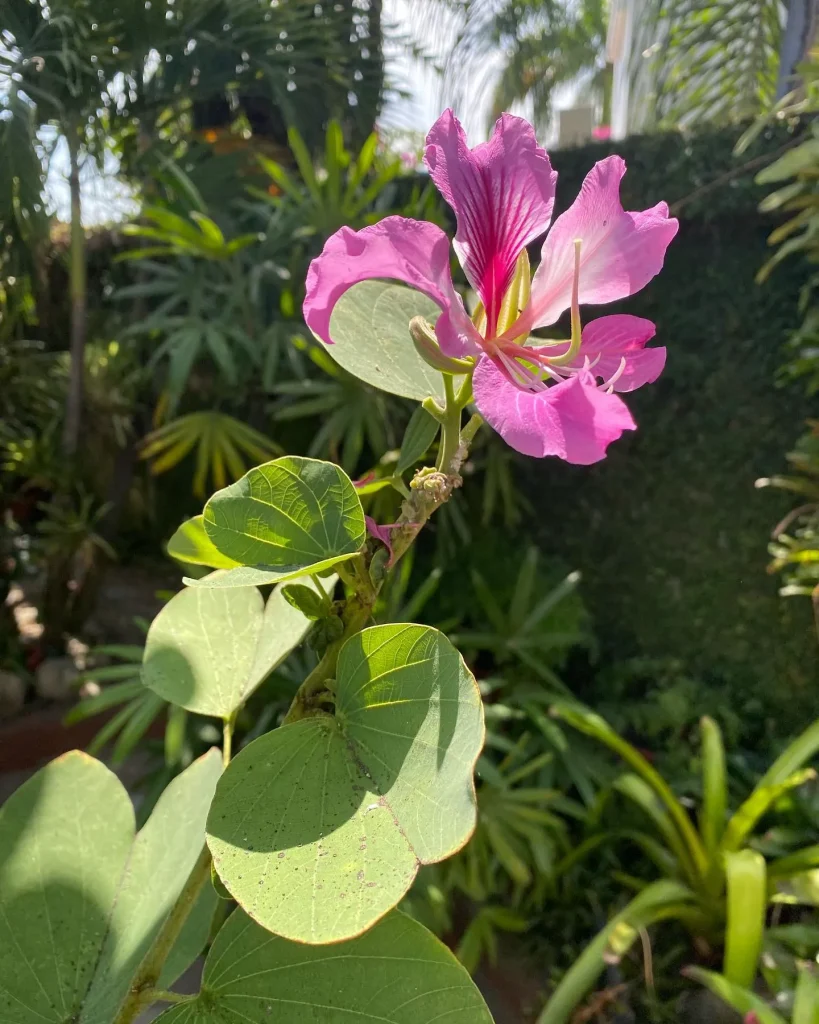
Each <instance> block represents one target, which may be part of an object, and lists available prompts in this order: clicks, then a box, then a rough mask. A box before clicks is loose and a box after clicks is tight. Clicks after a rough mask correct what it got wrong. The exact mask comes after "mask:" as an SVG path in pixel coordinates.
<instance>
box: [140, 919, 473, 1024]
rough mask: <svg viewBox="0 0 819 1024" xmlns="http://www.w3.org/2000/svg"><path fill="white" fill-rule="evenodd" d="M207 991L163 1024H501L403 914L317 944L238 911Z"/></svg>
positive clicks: (214, 952) (441, 949)
mask: <svg viewBox="0 0 819 1024" xmlns="http://www.w3.org/2000/svg"><path fill="white" fill-rule="evenodd" d="M202 988H203V993H202V994H201V995H200V996H199V997H198V998H197V999H195V1000H194V1001H193V1002H191V1003H185V1004H183V1005H181V1006H175V1007H173V1008H172V1009H170V1010H166V1012H165V1013H163V1014H162V1016H161V1017H160V1021H161V1022H162V1024H208V1022H214V1024H215V1022H216V1021H223V1020H225V1021H227V1020H234V1019H236V1020H243V1021H248V1022H250V1024H295V1022H296V1021H300V1022H301V1021H304V1022H305V1024H306V1022H307V1021H310V1022H314V1024H372V1022H374V1021H390V1022H392V1024H433V1022H436V1024H440V1022H442V1021H445V1022H446V1024H492V1017H491V1016H490V1014H489V1010H488V1009H487V1007H486V1004H485V1003H484V1001H483V998H482V996H481V994H480V992H479V991H478V989H477V988H476V986H475V984H474V982H473V981H472V979H471V978H470V977H469V975H468V974H467V972H466V971H465V970H464V968H463V967H462V966H461V964H459V963H458V961H457V960H456V959H455V957H454V956H453V955H452V953H450V951H449V950H448V949H447V948H446V946H444V945H443V944H442V943H441V942H439V941H438V939H436V938H435V936H434V935H432V934H431V933H430V932H428V931H427V930H426V928H424V927H423V926H422V925H420V924H418V922H417V921H413V920H412V918H409V917H407V916H406V915H405V914H402V913H401V912H400V911H397V910H396V911H393V912H392V913H391V914H389V915H388V916H387V917H385V918H384V920H383V921H381V922H379V924H377V925H376V926H375V927H374V928H373V929H372V930H371V931H369V932H367V934H366V935H362V936H361V937H360V938H357V939H353V940H352V941H351V942H346V943H344V945H343V946H337V945H332V946H313V947H310V946H303V945H300V944H298V943H295V942H288V941H287V940H286V939H281V938H276V937H275V936H271V935H270V933H269V932H266V931H265V930H264V929H263V928H260V927H259V926H258V925H257V924H255V923H254V922H253V921H251V920H250V918H249V917H248V916H247V915H246V914H243V913H242V911H241V910H236V911H234V913H233V914H232V915H231V916H230V918H229V919H228V921H227V923H226V924H225V926H224V927H223V928H222V930H221V931H220V932H219V934H218V935H217V936H216V940H215V942H214V943H213V946H212V947H211V950H210V952H209V954H208V958H207V960H206V962H205V972H204V975H203V978H202Z"/></svg>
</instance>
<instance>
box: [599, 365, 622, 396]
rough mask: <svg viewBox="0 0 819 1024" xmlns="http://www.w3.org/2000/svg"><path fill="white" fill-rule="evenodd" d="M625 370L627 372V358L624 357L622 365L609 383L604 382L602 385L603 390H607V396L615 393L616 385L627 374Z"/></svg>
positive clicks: (610, 378)
mask: <svg viewBox="0 0 819 1024" xmlns="http://www.w3.org/2000/svg"><path fill="white" fill-rule="evenodd" d="M597 358H598V359H599V358H600V356H598V357H597ZM625 370H626V357H625V356H622V357H621V358H620V365H619V366H618V367H617V369H616V370H615V371H614V373H613V374H612V375H611V376H610V377H609V379H608V380H607V381H604V382H603V383H602V384H601V385H600V386H601V387H602V388H605V389H606V394H608V395H610V394H611V393H612V391H614V385H615V384H616V383H617V381H618V380H620V378H621V377H622V376H623V374H624V373H625Z"/></svg>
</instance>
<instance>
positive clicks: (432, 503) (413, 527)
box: [282, 374, 483, 725]
mask: <svg viewBox="0 0 819 1024" xmlns="http://www.w3.org/2000/svg"><path fill="white" fill-rule="evenodd" d="M443 377H444V394H445V396H446V407H445V408H444V409H443V410H441V409H440V407H439V406H438V405H437V403H433V404H434V406H435V408H434V411H433V410H430V411H431V412H432V414H433V415H434V416H436V417H439V418H440V419H441V422H442V436H441V447H440V450H439V453H438V461H437V465H436V468H435V470H432V469H424V470H420V471H419V472H418V473H417V474H416V476H415V479H414V480H413V481H412V486H411V489H410V492H409V495H408V497H407V498H406V500H405V501H404V504H403V505H402V507H401V515H400V517H399V519H398V522H397V524H396V529H395V530H394V532H393V535H392V559H391V563H390V564H391V565H392V566H393V567H394V566H395V565H396V563H397V562H398V561H399V559H400V558H401V557H402V556H403V554H404V553H405V552H406V550H407V549H408V548H409V547H410V546H411V545H412V543H413V541H414V540H415V538H416V537H417V536H418V534H419V533H420V532H421V529H422V528H423V526H424V524H425V523H426V521H427V520H428V519H429V517H430V516H431V515H432V513H433V512H435V510H436V509H437V508H439V507H440V506H441V505H442V504H443V503H444V502H445V501H447V500H448V499H449V497H450V496H451V494H452V492H453V490H454V489H455V488H456V487H459V486H460V484H461V477H460V469H461V466H462V465H463V462H464V460H465V459H466V456H467V453H468V451H469V445H470V444H471V442H472V441H473V439H474V437H475V434H476V433H477V432H478V429H479V427H480V426H481V424H482V423H483V420H482V419H481V417H480V416H477V415H475V416H472V417H471V418H470V420H469V422H468V423H467V425H466V426H465V427H464V429H463V431H461V412H462V410H463V408H464V406H465V404H466V403H467V402H469V401H470V400H471V395H472V382H471V379H468V380H467V381H465V382H464V384H463V385H462V386H461V388H460V389H459V392H458V395H457V396H456V394H455V385H454V380H453V377H452V376H451V375H450V374H444V375H443ZM428 401H429V402H433V400H432V399H429V400H428ZM424 407H425V408H427V403H426V402H425V403H424ZM338 573H339V576H341V578H342V579H343V580H344V582H345V583H346V584H347V586H348V587H349V588H350V589H351V590H352V591H353V593H352V595H351V596H350V597H348V598H347V602H346V605H345V608H344V612H343V614H342V620H343V622H344V632H343V633H342V635H341V636H340V637H339V639H338V640H335V641H334V642H333V643H332V644H330V646H329V647H328V648H327V650H326V651H325V653H324V656H323V657H322V659H321V661H320V662H319V663H318V665H316V667H315V668H314V669H313V671H312V672H311V673H310V674H309V675H308V676H307V678H306V679H305V680H304V682H303V683H302V684H301V686H300V687H299V689H298V691H297V692H296V695H295V696H294V698H293V701H292V703H291V705H290V707H289V709H288V711H287V714H286V715H285V717H284V721H283V722H282V724H283V725H289V724H291V723H292V722H297V721H298V720H299V719H301V718H304V717H305V716H307V715H309V714H311V713H313V712H315V711H316V710H320V709H321V707H320V706H321V703H322V699H323V697H324V696H325V691H326V690H327V689H328V682H329V681H330V680H331V679H333V678H334V676H335V671H336V664H337V662H338V655H339V651H340V650H341V648H342V647H343V646H344V644H345V643H346V641H347V640H349V638H350V637H351V636H354V635H355V634H356V633H359V632H360V631H361V630H362V629H364V627H365V626H366V625H367V623H368V622H369V621H370V619H371V617H372V612H373V608H374V607H375V603H376V601H377V600H378V594H379V592H380V590H381V587H382V586H383V579H379V580H378V581H376V580H373V578H372V577H371V576H370V572H369V566H368V564H367V560H366V558H365V556H364V555H363V554H361V555H358V556H357V557H356V558H355V559H351V560H350V561H349V562H347V563H346V564H344V565H343V566H341V565H340V566H339V567H338Z"/></svg>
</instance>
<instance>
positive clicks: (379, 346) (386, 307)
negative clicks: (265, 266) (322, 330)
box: [327, 281, 444, 402]
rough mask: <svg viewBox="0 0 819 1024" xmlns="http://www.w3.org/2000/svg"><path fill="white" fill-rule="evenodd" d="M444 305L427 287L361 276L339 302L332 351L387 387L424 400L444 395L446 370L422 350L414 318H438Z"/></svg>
mask: <svg viewBox="0 0 819 1024" xmlns="http://www.w3.org/2000/svg"><path fill="white" fill-rule="evenodd" d="M440 313H441V310H440V308H439V307H438V306H437V305H436V304H435V303H434V302H433V301H432V299H430V298H428V297H427V296H426V295H424V294H423V293H422V292H416V291H414V290H413V289H412V288H407V287H406V286H404V285H400V284H394V283H392V282H388V281H361V282H359V284H355V285H353V287H352V288H350V289H348V291H346V292H345V293H344V294H343V295H342V296H341V298H340V299H339V300H338V302H337V303H336V306H335V309H334V310H333V313H332V316H331V318H330V336H331V338H332V339H333V341H334V344H333V345H329V346H327V351H328V352H329V353H330V355H331V356H332V357H333V359H334V360H335V361H336V362H337V363H338V364H339V366H343V367H344V369H345V370H347V372H348V373H351V374H352V375H353V376H354V377H358V379H359V380H363V381H364V382H365V383H367V384H372V386H373V387H376V388H378V389H379V390H381V391H388V392H389V393H390V394H392V395H401V396H402V397H403V398H414V399H415V400H416V401H418V402H422V401H423V400H424V399H425V398H428V397H430V396H432V397H434V398H440V399H441V400H443V399H444V382H443V378H442V376H441V374H440V373H439V372H438V371H437V370H435V369H433V368H432V367H431V366H430V365H429V364H428V363H426V362H424V360H423V359H422V358H421V357H420V356H419V355H418V353H417V352H416V351H415V346H414V345H413V343H412V338H411V337H410V333H409V322H410V320H411V319H412V318H413V317H414V316H422V317H424V318H425V319H426V320H428V321H429V322H430V323H434V322H435V321H436V320H437V319H438V316H439V315H440Z"/></svg>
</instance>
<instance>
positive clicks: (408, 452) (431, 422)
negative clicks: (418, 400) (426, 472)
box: [395, 405, 441, 476]
mask: <svg viewBox="0 0 819 1024" xmlns="http://www.w3.org/2000/svg"><path fill="white" fill-rule="evenodd" d="M440 428H441V424H440V423H439V422H438V421H437V420H436V419H435V417H434V416H430V414H429V413H428V412H427V411H426V409H425V408H424V407H423V406H422V405H419V406H418V407H417V408H416V409H415V412H414V413H413V414H412V416H411V417H410V421H409V423H408V424H407V429H406V431H405V432H404V440H403V441H402V442H401V454H400V455H399V456H398V465H397V466H396V467H395V472H396V473H398V475H399V476H400V475H401V474H402V473H405V472H406V471H407V470H408V469H410V468H411V467H412V466H414V465H415V463H416V462H418V461H419V460H420V459H422V458H423V457H424V456H425V455H426V453H427V452H428V451H429V447H430V445H431V444H432V442H433V441H434V440H435V438H436V437H437V436H438V431H439V430H440Z"/></svg>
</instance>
